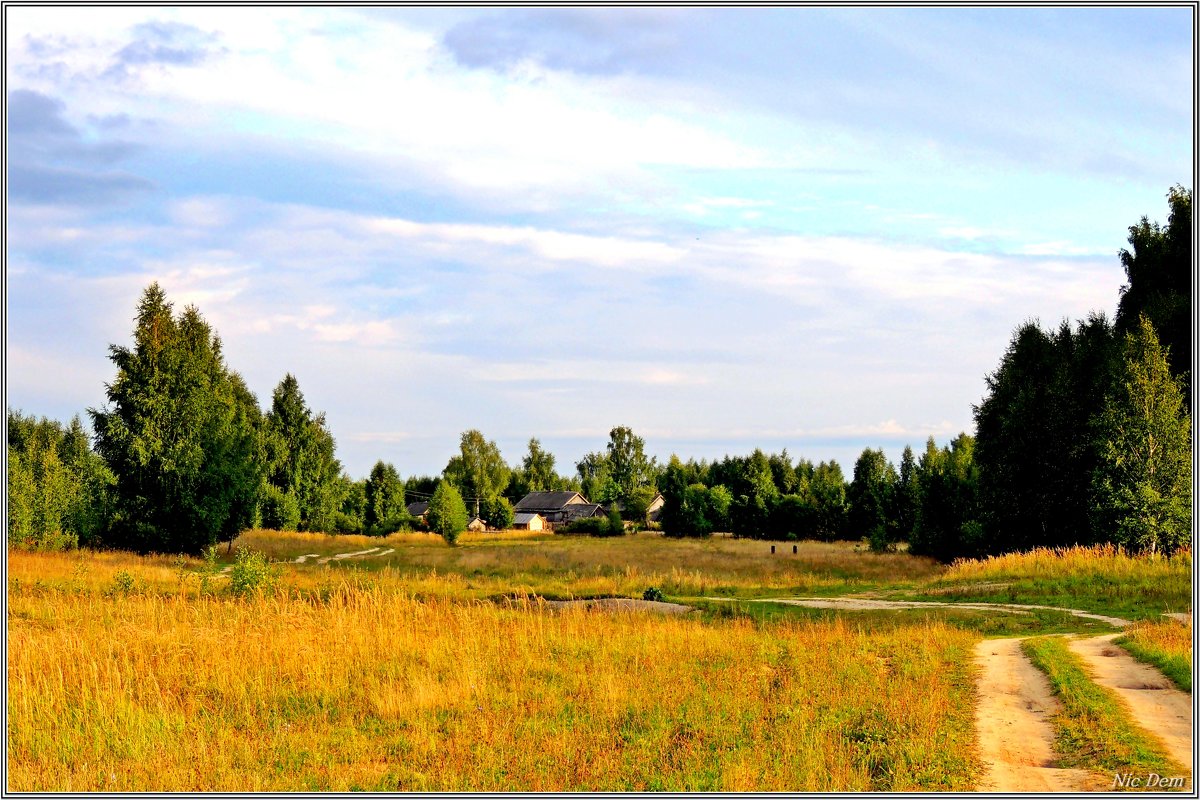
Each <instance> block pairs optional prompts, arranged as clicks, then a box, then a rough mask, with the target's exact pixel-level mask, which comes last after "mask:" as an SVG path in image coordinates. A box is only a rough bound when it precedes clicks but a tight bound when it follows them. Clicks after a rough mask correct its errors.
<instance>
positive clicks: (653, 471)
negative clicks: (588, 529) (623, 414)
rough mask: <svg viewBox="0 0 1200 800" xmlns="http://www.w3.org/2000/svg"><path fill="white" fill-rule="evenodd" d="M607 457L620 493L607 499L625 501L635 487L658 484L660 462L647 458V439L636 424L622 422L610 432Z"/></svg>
mask: <svg viewBox="0 0 1200 800" xmlns="http://www.w3.org/2000/svg"><path fill="white" fill-rule="evenodd" d="M607 458H608V474H609V476H610V477H611V478H612V481H613V483H615V484H616V489H617V493H616V496H615V497H608V498H605V500H604V501H603V502H609V501H612V500H616V501H619V502H625V501H626V500H627V499H628V498H629V495H630V493H631V492H633V490H634V489H636V488H638V487H643V486H650V487H652V486H654V480H655V477H656V476H657V474H658V465H657V463H656V462H655V459H653V458H646V442H645V440H644V439H642V437H640V436H635V435H634V433H633V429H632V428H628V427H625V426H623V425H618V426H617V427H615V428H613V429H612V430H610V431H609V432H608V451H607ZM589 497H590V495H589ZM593 500H594V499H593ZM594 502H601V501H597V500H594Z"/></svg>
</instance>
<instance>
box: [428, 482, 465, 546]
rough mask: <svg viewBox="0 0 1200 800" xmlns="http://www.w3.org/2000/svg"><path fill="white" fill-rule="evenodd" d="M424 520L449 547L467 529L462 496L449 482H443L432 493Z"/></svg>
mask: <svg viewBox="0 0 1200 800" xmlns="http://www.w3.org/2000/svg"><path fill="white" fill-rule="evenodd" d="M425 519H426V521H427V522H428V525H429V530H431V531H433V532H434V533H437V534H440V535H441V536H442V538H443V539H445V540H446V543H447V544H449V545H451V546H453V545H455V544H456V543H457V542H458V535H459V534H460V533H462V532H463V531H465V530H466V529H467V507H466V505H465V504H464V503H463V499H462V495H461V494H459V493H458V490H457V489H455V488H454V486H453V485H452V484H451V483H450V482H449V481H445V480H443V481H442V482H441V483H439V484H438V486H437V488H436V489H435V490H434V491H433V497H431V498H430V500H429V510H428V511H427V512H426V515H425Z"/></svg>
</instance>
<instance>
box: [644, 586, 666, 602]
mask: <svg viewBox="0 0 1200 800" xmlns="http://www.w3.org/2000/svg"><path fill="white" fill-rule="evenodd" d="M642 599H643V600H652V601H654V602H655V603H661V602H663V593H662V592H661V591H660V590H659V588H658V587H657V586H651V587H650V588H649V589H647V590H646V591H644V592H642Z"/></svg>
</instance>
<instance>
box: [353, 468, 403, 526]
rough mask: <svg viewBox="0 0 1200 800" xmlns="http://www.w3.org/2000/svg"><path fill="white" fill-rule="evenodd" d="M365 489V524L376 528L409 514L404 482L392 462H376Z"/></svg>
mask: <svg viewBox="0 0 1200 800" xmlns="http://www.w3.org/2000/svg"><path fill="white" fill-rule="evenodd" d="M363 490H364V495H365V497H364V505H365V507H364V508H363V515H362V516H363V524H364V525H365V526H366V527H367V528H368V529H371V528H375V527H378V526H381V525H385V524H387V523H388V522H389V521H392V520H399V519H402V518H404V517H407V516H408V511H407V509H406V507H405V504H404V483H403V482H402V481H401V480H400V473H398V472H397V471H396V468H395V467H394V466H392V465H391V464H385V463H383V462H382V461H377V462H375V466H373V467H371V474H370V475H369V476H368V477H367V481H366V484H365V485H364V487H363Z"/></svg>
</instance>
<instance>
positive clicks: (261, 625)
mask: <svg viewBox="0 0 1200 800" xmlns="http://www.w3.org/2000/svg"><path fill="white" fill-rule="evenodd" d="M237 544H238V545H239V546H243V547H253V548H255V549H257V550H259V551H262V552H266V553H269V554H270V555H271V556H272V558H273V559H275V560H276V561H277V562H278V563H277V564H276V565H275V566H274V567H273V568H272V569H271V570H267V571H264V572H263V573H262V574H261V576H260V578H261V580H262V583H263V586H262V587H261V588H260V589H259V590H258V591H254V592H249V593H246V594H245V595H240V596H239V595H235V594H233V593H232V592H231V591H230V588H229V587H230V584H231V583H232V582H233V579H234V578H235V577H237V576H242V577H244V574H243V573H242V572H239V571H238V570H241V569H242V567H240V566H239V567H233V558H232V555H227V554H226V552H225V550H224V548H222V549H221V551H220V554H219V558H218V560H217V561H216V563H205V562H202V561H199V560H196V559H176V558H165V557H137V556H133V555H128V554H120V553H93V552H87V551H82V552H75V553H29V552H22V551H9V553H8V576H9V580H8V587H7V591H8V626H9V628H8V649H9V663H8V675H7V680H8V688H9V693H8V718H9V719H8V725H9V728H8V743H7V755H8V761H9V764H8V767H9V769H8V779H7V780H8V786H7V789H8V790H10V791H68V792H74V791H115V792H129V791H179V790H183V791H307V790H313V791H351V790H359V789H362V790H369V791H395V790H485V791H487V790H495V791H499V790H542V791H554V790H639V789H644V790H656V789H662V790H696V791H700V790H716V791H723V790H727V791H751V790H781V791H789V790H790V791H869V790H888V791H923V790H930V791H939V790H964V789H971V788H974V787H976V786H977V785H978V784H979V781H980V779H981V776H982V775H983V773H984V770H985V765H984V758H983V757H984V756H986V754H981V753H980V751H979V747H978V742H977V738H976V735H975V731H974V726H973V714H974V708H975V698H976V694H977V692H978V687H977V686H976V675H977V667H976V666H975V664H974V663H973V661H972V659H971V653H972V649H973V648H974V646H975V645H976V643H978V642H979V641H980V639H981V637H983V636H992V635H1013V634H1012V633H1011V632H1006V631H1005V630H997V629H996V626H997V625H1000V626H1001V627H1002V628H1003V626H1004V625H1018V624H1019V626H1020V628H1021V632H1034V633H1045V632H1056V631H1058V630H1059V629H1063V628H1066V629H1074V630H1083V631H1087V630H1091V629H1092V628H1093V627H1094V626H1095V625H1096V623H1095V622H1088V621H1086V620H1077V619H1075V618H1071V617H1067V616H1065V615H1058V616H1055V615H1054V614H1050V613H1049V612H1047V613H1046V614H1043V615H1031V616H1030V618H1029V619H1023V620H1022V621H1021V622H1020V623H1016V622H1009V623H1005V622H1001V623H997V622H996V620H995V619H994V618H995V617H1003V618H1005V619H1012V618H1014V616H1013V615H988V614H987V613H984V612H981V611H980V610H977V609H976V610H970V609H963V610H959V609H954V608H950V609H938V610H936V611H935V610H924V609H922V610H919V611H915V612H910V611H904V612H899V611H883V612H871V613H864V612H829V611H827V610H825V611H822V610H818V609H809V608H796V607H787V606H784V605H781V604H773V603H765V602H760V601H762V600H764V599H769V598H781V597H786V596H795V595H805V596H810V597H826V596H833V595H843V596H844V595H846V594H849V593H856V594H859V595H871V596H901V595H905V596H907V595H911V594H921V593H928V592H934V593H937V592H942V591H944V590H945V589H947V588H948V587H955V586H958V587H964V586H970V585H972V584H978V583H980V582H981V580H984V579H986V580H991V579H992V578H993V576H992V574H991V573H987V572H985V573H984V575H983V576H982V577H981V576H980V575H978V574H976V573H974V572H972V571H971V569H970V568H969V566H968V565H960V566H957V567H952V568H949V569H948V568H946V567H943V566H941V565H938V564H936V563H934V562H931V561H928V560H925V559H918V558H914V557H911V556H908V555H906V554H887V555H875V554H871V553H869V552H863V550H862V548H857V547H856V546H855V545H853V544H844V543H835V544H824V543H808V542H806V543H800V544H799V545H798V547H797V549H798V552H797V553H796V554H794V555H793V554H792V553H791V547H790V545H786V546H784V545H780V546H778V549H779V550H780V551H781V552H777V553H776V554H774V555H772V554H771V553H770V552H769V544H767V543H763V542H750V541H743V540H730V539H715V538H714V539H708V540H696V541H688V540H685V541H672V540H665V539H662V538H661V537H656V536H652V535H639V536H631V537H624V538H617V539H587V538H568V537H552V536H548V535H534V536H530V535H529V534H519V533H513V534H504V535H496V534H479V535H466V536H464V537H463V539H462V540H461V546H460V547H457V548H449V547H446V546H445V545H444V543H442V542H441V541H440V540H438V539H435V538H433V537H429V536H423V535H419V534H415V535H414V534H408V535H395V536H392V537H387V538H385V539H370V538H366V537H332V536H321V535H313V534H281V533H274V532H267V531H254V532H250V533H248V534H246V535H244V536H243V537H242V539H241V540H240V541H239V542H238V543H237ZM352 552H353V553H359V554H360V555H356V556H354V557H351V558H346V559H344V560H334V559H333V558H332V556H334V555H336V554H345V553H352ZM313 555H315V556H317V557H316V558H307V559H305V561H304V562H303V563H295V562H296V559H297V558H299V557H301V556H313ZM323 559H330V560H328V561H325V563H321V561H322V560H323ZM1097 562H1099V563H1100V565H1101V566H1099V567H1097V566H1096V563H1097ZM1110 562H1111V563H1110ZM1037 563H1038V562H1037V560H1036V558H1035V559H1032V560H1031V561H1030V565H1036V564H1037ZM1080 563H1081V564H1086V565H1087V566H1086V569H1085V570H1084V571H1087V570H1091V571H1092V572H1095V571H1096V570H1097V569H1099V570H1100V571H1101V572H1103V570H1104V569H1107V568H1111V567H1112V566H1113V564H1116V562H1112V561H1111V559H1109V560H1107V561H1106V560H1105V557H1103V556H1096V557H1093V558H1091V559H1087V558H1083V559H1082V561H1081V562H1080ZM231 567H232V569H233V571H230V570H231ZM1124 567H1125V565H1124V564H1122V565H1121V567H1120V568H1121V569H1124ZM1150 568H1153V569H1157V568H1158V566H1157V565H1151V566H1150ZM1080 569H1084V567H1080ZM1009 570H1010V572H1014V571H1015V572H1016V573H1020V571H1021V567H1020V565H1019V564H1017V563H1013V564H1010V565H1009ZM1036 571H1037V570H1036V569H1035V567H1034V566H1030V567H1028V568H1027V572H1029V575H1027V576H1025V577H1020V576H1018V578H1017V580H1033V579H1034V577H1032V575H1033V573H1034V572H1036ZM271 572H273V573H274V574H273V575H272V574H268V573H271ZM1177 573H1180V574H1184V575H1187V574H1190V559H1189V560H1188V561H1187V564H1186V570H1185V566H1184V563H1183V562H1182V561H1181V560H1176V562H1174V563H1172V564H1170V565H1169V567H1168V569H1167V574H1168V575H1169V577H1170V581H1168V584H1169V585H1173V583H1172V582H1178V580H1177V579H1178V575H1177ZM1072 574H1073V573H1072ZM1089 574H1091V573H1089ZM1077 577H1078V576H1076V577H1075V578H1073V577H1071V575H1068V576H1067V578H1066V579H1070V580H1075V579H1076V578H1077ZM1038 579H1039V580H1040V579H1041V578H1038ZM1082 583H1087V585H1091V586H1093V587H1094V591H1093V593H1092V594H1091V595H1087V596H1086V597H1083V598H1082V599H1083V600H1084V601H1086V602H1088V603H1091V604H1093V605H1100V606H1102V605H1106V604H1108V605H1111V604H1113V603H1119V598H1118V599H1114V598H1117V597H1118V596H1119V595H1121V592H1122V591H1123V590H1114V589H1113V588H1112V587H1113V586H1118V587H1119V586H1120V585H1122V584H1121V582H1120V581H1119V580H1115V581H1114V582H1110V584H1109V588H1108V589H1105V588H1103V586H1102V583H1101V582H1099V581H1094V582H1093V581H1090V579H1089V581H1083V582H1082ZM1126 583H1129V584H1130V585H1132V586H1135V587H1137V586H1140V585H1141V583H1140V582H1139V580H1132V581H1127V582H1126ZM1160 583H1162V581H1160ZM649 587H656V588H658V589H660V590H661V591H662V592H663V594H664V595H665V596H666V598H665V599H667V600H671V601H676V602H684V603H686V604H688V605H692V606H696V607H700V608H702V609H703V610H701V611H699V612H695V613H690V614H683V615H673V616H666V615H658V614H653V613H646V612H642V611H620V612H605V611H589V610H584V609H583V608H580V607H573V606H568V607H566V608H565V609H563V610H559V609H556V608H554V607H552V606H551V605H549V604H547V603H546V602H543V601H544V600H546V599H566V598H583V597H590V598H596V597H614V596H616V597H635V598H640V597H641V596H642V593H643V592H644V591H645V590H646V589H647V588H649ZM704 598H708V599H704ZM1156 598H1157V596H1156ZM1154 602H1167V603H1170V604H1173V605H1176V606H1178V605H1182V606H1183V607H1184V608H1186V606H1187V601H1186V599H1185V597H1182V596H1180V597H1175V596H1171V597H1169V598H1166V600H1163V599H1162V598H1157V599H1143V600H1142V601H1140V605H1139V606H1138V607H1139V608H1145V609H1149V608H1150V606H1151V604H1152V603H1154ZM1081 607H1082V606H1081ZM1146 616H1147V617H1149V616H1150V613H1149V611H1147V613H1146Z"/></svg>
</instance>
